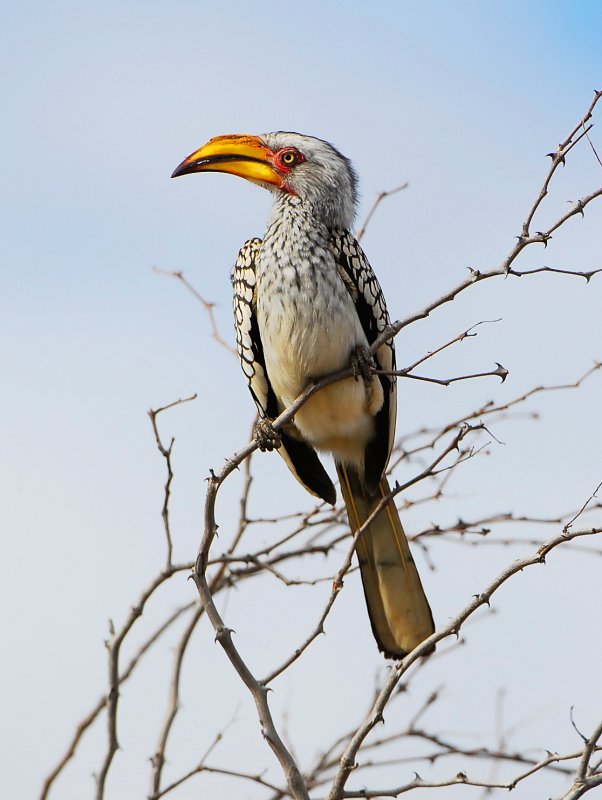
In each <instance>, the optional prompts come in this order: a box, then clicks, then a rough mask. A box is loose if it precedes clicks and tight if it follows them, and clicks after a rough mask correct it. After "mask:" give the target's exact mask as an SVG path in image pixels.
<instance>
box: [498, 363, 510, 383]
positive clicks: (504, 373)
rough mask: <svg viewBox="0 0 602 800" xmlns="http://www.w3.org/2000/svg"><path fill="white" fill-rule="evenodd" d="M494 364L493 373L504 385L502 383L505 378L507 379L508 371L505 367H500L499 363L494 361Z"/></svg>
mask: <svg viewBox="0 0 602 800" xmlns="http://www.w3.org/2000/svg"><path fill="white" fill-rule="evenodd" d="M495 363H496V364H497V370H496V371H495V372H496V375H499V376H500V378H501V379H502V383H504V381H505V380H506V378H507V377H508V375H509V372H508V370H507V369H506V367H503V366H502V365H501V364H500V363H499V361H496V362H495Z"/></svg>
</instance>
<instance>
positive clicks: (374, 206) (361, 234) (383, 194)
mask: <svg viewBox="0 0 602 800" xmlns="http://www.w3.org/2000/svg"><path fill="white" fill-rule="evenodd" d="M409 185H410V184H409V183H408V182H407V181H406V183H402V184H401V185H400V186H397V187H396V188H395V189H389V190H388V191H385V192H379V193H378V194H377V195H376V200H375V201H374V203H373V204H372V207H371V208H370V210H369V211H368V213H367V215H366V219H365V220H364V224H363V225H362V227H361V228H360V229H359V231H357V232H356V234H355V238H356V239H357V240H358V242H361V240H362V239H363V237H364V234H365V233H366V230H367V229H368V225H369V224H370V220H371V219H372V217H373V216H374V212H375V211H376V209H377V208H378V207H379V205H380V204H381V203H382V201H383V200H384V199H385V198H387V197H391V195H394V194H397V192H401V191H403V190H404V189H407V188H408V186H409Z"/></svg>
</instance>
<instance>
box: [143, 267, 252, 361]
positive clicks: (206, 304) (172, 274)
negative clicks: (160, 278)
mask: <svg viewBox="0 0 602 800" xmlns="http://www.w3.org/2000/svg"><path fill="white" fill-rule="evenodd" d="M153 272H156V273H157V274H158V275H165V276H166V277H168V278H175V279H176V280H178V281H180V283H182V284H183V285H184V286H185V287H186V288H187V289H188V291H189V292H190V293H191V294H192V295H193V296H194V297H196V299H197V300H198V301H199V303H201V305H202V306H203V308H204V309H205V312H206V313H207V317H208V318H209V325H210V326H211V336H212V337H213V339H215V341H216V342H217V343H218V344H220V345H221V346H222V347H225V349H226V350H227V351H228V352H229V353H232V355H234V356H235V355H236V349H235V348H234V347H232V345H231V344H229V343H228V342H227V341H226V340H225V339H224V338H223V337H222V335H221V334H220V332H219V329H218V327H217V322H216V319H215V314H214V313H213V309H214V307H215V303H212V302H211V301H210V300H206V299H205V298H204V297H203V295H202V294H200V292H198V291H197V290H196V289H195V288H194V286H193V285H192V284H191V283H190V282H189V281H188V280H187V279H186V278H185V277H184V273H183V272H181V271H180V270H174V271H171V270H165V269H161V268H160V267H153Z"/></svg>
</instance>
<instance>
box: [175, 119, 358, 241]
mask: <svg viewBox="0 0 602 800" xmlns="http://www.w3.org/2000/svg"><path fill="white" fill-rule="evenodd" d="M191 172H229V173H231V174H232V175H238V176H240V177H241V178H246V179H247V180H249V181H252V182H253V183H257V184H259V185H260V186H264V187H265V188H267V189H270V190H271V191H272V192H274V193H275V194H276V195H280V196H287V195H288V196H295V197H298V198H299V201H300V203H301V204H302V205H303V207H304V208H306V209H307V210H308V211H309V212H310V213H312V214H313V215H315V216H316V217H318V218H319V219H320V220H321V221H322V222H324V224H326V225H327V226H328V227H331V228H351V226H352V223H353V218H354V216H355V206H356V203H357V178H356V176H355V172H354V170H353V167H352V166H351V164H350V162H349V160H348V159H347V158H345V156H343V155H341V153H339V151H338V150H336V149H335V148H334V147H333V146H332V145H331V144H329V143H328V142H325V141H323V140H322V139H316V138H314V137H313V136H303V135H301V134H300V133H288V132H284V131H279V132H277V133H266V134H264V135H263V136H246V135H241V134H235V135H231V136H218V137H216V138H215V139H211V140H210V141H209V142H207V144H205V145H203V147H201V148H200V149H199V150H195V152H194V153H192V154H191V155H189V156H188V158H185V159H184V161H182V163H181V164H180V165H179V166H178V167H176V169H175V170H174V172H173V174H172V176H171V177H172V178H176V177H178V176H179V175H186V174H188V173H191Z"/></svg>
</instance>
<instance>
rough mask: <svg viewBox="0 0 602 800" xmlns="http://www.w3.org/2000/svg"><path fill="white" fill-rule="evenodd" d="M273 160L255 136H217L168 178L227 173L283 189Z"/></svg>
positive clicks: (268, 150)
mask: <svg viewBox="0 0 602 800" xmlns="http://www.w3.org/2000/svg"><path fill="white" fill-rule="evenodd" d="M272 157H273V153H272V151H271V150H270V149H269V147H267V145H265V144H264V143H263V142H262V141H261V139H259V137H257V136H246V135H242V134H234V135H230V136H218V137H216V138H214V139H211V140H210V141H209V142H207V144H205V145H203V147H201V148H199V149H198V150H195V152H194V153H192V154H191V155H189V156H188V157H187V158H185V159H184V161H182V163H181V164H178V166H177V167H176V168H175V169H174V171H173V172H172V174H171V177H172V178H178V177H179V176H180V175H189V174H191V173H193V172H229V173H230V174H231V175H238V176H239V177H240V178H246V180H249V181H252V182H253V183H260V184H266V183H268V184H272V185H274V186H278V187H279V188H282V187H283V186H284V185H285V182H284V179H283V177H282V175H280V173H279V172H278V170H277V169H276V168H275V166H274V164H273V162H272Z"/></svg>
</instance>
